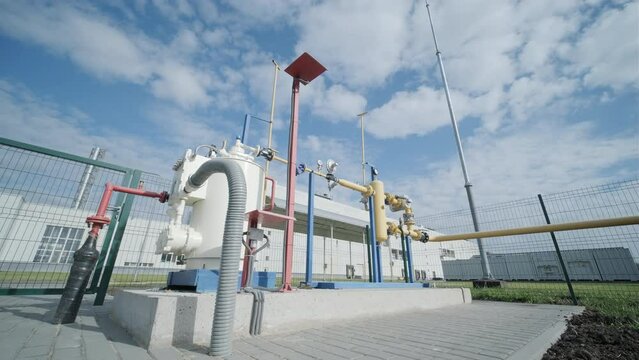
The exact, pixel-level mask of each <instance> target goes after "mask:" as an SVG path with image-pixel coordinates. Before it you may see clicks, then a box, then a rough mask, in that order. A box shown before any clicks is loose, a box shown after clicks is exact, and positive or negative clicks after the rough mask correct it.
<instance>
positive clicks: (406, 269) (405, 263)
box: [399, 219, 410, 282]
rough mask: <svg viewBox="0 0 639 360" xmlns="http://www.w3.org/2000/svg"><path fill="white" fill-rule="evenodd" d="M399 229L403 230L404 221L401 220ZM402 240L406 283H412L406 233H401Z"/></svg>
mask: <svg viewBox="0 0 639 360" xmlns="http://www.w3.org/2000/svg"><path fill="white" fill-rule="evenodd" d="M399 228H400V229H402V219H399ZM401 237H402V238H401V239H402V260H403V262H404V282H410V279H409V277H408V255H407V254H406V243H405V242H404V241H405V238H404V231H402V233H401Z"/></svg>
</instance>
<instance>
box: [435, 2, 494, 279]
mask: <svg viewBox="0 0 639 360" xmlns="http://www.w3.org/2000/svg"><path fill="white" fill-rule="evenodd" d="M424 2H425V3H426V11H427V12H428V22H429V23H430V30H431V32H432V34H433V42H434V43H435V55H436V56H437V63H438V64H439V72H440V73H441V76H442V82H443V83H444V92H445V93H446V102H447V103H448V113H449V114H450V122H451V123H452V125H453V132H454V134H455V142H456V143H457V152H458V153H459V162H460V163H461V168H462V172H463V173H464V187H465V188H466V195H468V205H469V206H470V215H471V217H472V218H473V226H474V227H475V231H479V221H478V220H477V213H476V211H475V201H474V200H473V191H472V187H473V184H472V183H471V182H470V176H469V175H468V170H467V169H466V159H465V158H464V149H463V148H462V143H461V138H460V137H459V129H458V128H457V119H455V112H454V110H453V103H452V101H451V99H450V91H449V90H448V80H446V71H445V70H444V63H443V61H442V52H441V51H439V46H438V44H437V36H435V27H434V26H433V19H432V17H431V15H430V4H428V0H424ZM477 247H478V248H479V255H480V256H481V270H482V272H483V277H484V278H485V279H492V278H493V275H492V273H491V272H490V264H489V263H488V257H487V256H486V251H485V250H484V243H483V240H482V239H477Z"/></svg>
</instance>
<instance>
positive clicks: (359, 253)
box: [0, 185, 478, 281]
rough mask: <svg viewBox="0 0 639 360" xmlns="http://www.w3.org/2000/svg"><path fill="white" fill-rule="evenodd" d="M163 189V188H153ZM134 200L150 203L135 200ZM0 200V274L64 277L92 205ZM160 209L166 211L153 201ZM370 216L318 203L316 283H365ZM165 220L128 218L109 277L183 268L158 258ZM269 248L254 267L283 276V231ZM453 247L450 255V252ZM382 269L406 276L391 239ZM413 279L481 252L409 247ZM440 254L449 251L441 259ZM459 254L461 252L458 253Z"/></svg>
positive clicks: (302, 196)
mask: <svg viewBox="0 0 639 360" xmlns="http://www.w3.org/2000/svg"><path fill="white" fill-rule="evenodd" d="M156 190H164V189H156ZM284 190H285V188H284V187H283V186H279V185H278V186H277V190H276V196H275V200H276V201H275V203H276V208H275V210H276V211H278V210H279V211H282V210H283V209H282V208H281V206H283V204H284V201H285V199H284V195H285V191H284ZM296 195H297V196H296V210H297V211H296V215H295V217H296V223H295V236H294V251H295V253H294V257H293V273H294V274H296V276H297V275H299V276H303V274H304V271H305V268H304V267H305V256H306V240H307V239H306V238H307V236H306V209H307V198H308V195H307V193H306V192H302V191H297V194H296ZM136 201H149V200H145V199H136ZM0 203H2V204H3V206H2V207H0V271H24V270H28V271H37V272H39V271H45V272H66V271H68V270H69V268H70V264H71V262H72V254H73V252H74V251H75V250H77V249H78V247H79V246H80V245H81V243H82V242H83V240H84V239H85V238H86V234H87V232H88V230H89V229H88V228H87V226H86V223H85V220H86V218H87V216H90V215H92V214H93V213H95V209H92V208H77V209H76V208H75V207H73V206H63V205H57V206H56V205H53V204H47V203H43V202H42V201H40V202H28V201H27V200H25V198H24V197H23V196H22V195H19V194H11V193H1V194H0ZM154 206H157V207H158V208H159V209H162V211H163V209H168V207H166V206H164V205H162V204H156V205H154ZM368 222H369V218H368V212H367V211H365V210H363V209H361V208H357V207H354V206H350V205H347V204H342V203H339V202H336V201H333V200H329V199H327V198H324V197H320V196H316V199H315V231H314V233H315V237H314V248H313V257H314V259H313V260H314V262H313V263H314V266H313V275H314V278H315V279H317V280H327V281H330V280H345V279H353V280H358V279H367V278H368V266H367V261H368V260H367V250H366V243H365V242H366V234H365V226H366V225H367V224H368ZM166 225H167V220H166V217H165V216H161V215H159V214H156V215H154V216H149V214H142V213H139V212H138V213H136V211H135V207H134V211H133V212H132V214H131V216H130V217H129V219H128V223H127V230H126V231H125V234H124V237H123V240H122V245H121V247H120V251H119V253H118V258H117V261H116V263H115V271H114V273H127V274H164V273H168V272H169V271H171V270H177V269H183V268H184V265H178V264H177V258H178V255H179V254H173V253H167V254H156V240H157V238H158V235H159V233H160V232H161V231H162V230H163V229H164V228H165V227H166ZM265 230H266V234H267V235H268V236H269V238H270V240H271V245H270V247H268V248H266V249H265V250H264V251H262V252H260V253H258V254H257V256H256V260H257V261H256V266H255V267H256V270H258V271H272V272H277V273H279V272H281V270H282V253H283V237H284V231H283V228H266V229H265ZM105 234H106V231H103V232H101V234H100V238H99V241H98V249H101V248H102V243H103V241H104V236H105ZM449 248H453V249H455V250H457V251H455V250H450V249H449ZM382 249H383V251H382V253H381V255H382V272H383V275H384V278H385V279H386V280H391V279H393V280H401V279H402V278H403V276H404V273H403V271H404V269H403V263H402V249H401V242H400V240H399V239H398V238H395V237H390V238H389V240H388V241H387V242H385V243H384V244H383V246H382ZM413 253H414V254H419V256H415V258H414V259H415V263H414V269H415V273H416V275H415V278H416V279H419V280H425V279H431V278H434V277H435V278H437V277H443V272H442V261H441V259H442V257H446V256H447V257H448V258H450V257H451V256H455V255H454V254H455V253H456V254H464V255H465V256H466V257H470V256H473V255H475V254H478V252H477V249H476V245H475V244H474V242H472V241H468V242H467V241H456V242H454V243H448V244H444V243H436V244H435V243H431V244H422V243H419V242H413ZM442 254H446V255H445V256H442ZM458 256H459V255H458Z"/></svg>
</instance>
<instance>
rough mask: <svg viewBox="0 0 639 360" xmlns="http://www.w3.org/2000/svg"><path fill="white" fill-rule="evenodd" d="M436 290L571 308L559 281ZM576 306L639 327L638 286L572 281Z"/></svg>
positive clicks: (460, 283)
mask: <svg viewBox="0 0 639 360" xmlns="http://www.w3.org/2000/svg"><path fill="white" fill-rule="evenodd" d="M431 284H432V285H433V286H435V287H468V288H470V289H471V293H472V295H473V299H476V300H495V301H509V302H524V303H532V304H560V305H572V299H571V298H570V295H569V293H568V288H567V286H566V284H565V283H562V282H524V281H521V282H505V283H504V286H503V287H502V288H485V289H474V288H473V284H472V282H470V281H434V282H431ZM573 289H574V291H575V296H576V297H577V301H578V303H579V305H582V306H585V307H587V308H589V309H592V310H597V311H599V312H600V313H602V314H604V315H607V316H611V317H614V318H617V319H619V320H620V321H622V320H623V322H627V321H630V322H631V323H633V324H634V326H635V327H639V283H621V282H610V283H594V282H574V283H573Z"/></svg>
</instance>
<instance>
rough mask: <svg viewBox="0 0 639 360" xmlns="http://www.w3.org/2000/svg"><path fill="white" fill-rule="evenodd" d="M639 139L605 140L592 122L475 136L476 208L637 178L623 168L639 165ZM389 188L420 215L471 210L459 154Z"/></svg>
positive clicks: (471, 152) (471, 154) (470, 157)
mask: <svg viewBox="0 0 639 360" xmlns="http://www.w3.org/2000/svg"><path fill="white" fill-rule="evenodd" d="M637 136H638V134H637V133H636V132H635V133H626V134H616V135H609V136H602V135H601V134H599V133H598V131H597V129H596V128H595V126H594V124H593V123H590V122H582V123H576V124H565V123H560V122H556V123H538V124H536V125H526V126H520V127H517V128H513V129H512V131H510V132H508V133H506V134H502V135H500V136H495V135H494V134H487V133H483V134H479V135H476V136H474V137H472V138H470V139H469V140H468V141H467V142H466V143H465V144H464V146H465V150H466V151H465V155H466V159H467V162H468V169H469V173H470V177H471V180H472V181H473V185H474V186H473V189H474V193H475V200H476V202H477V205H481V204H488V203H495V202H499V201H506V200H512V199H516V198H521V197H527V196H534V195H535V194H537V193H540V192H541V193H543V192H556V191H561V190H569V189H575V188H579V187H583V186H587V185H588V186H589V185H593V184H597V183H604V182H609V181H612V180H614V179H619V177H624V176H637V175H639V173H637V170H636V169H633V168H632V165H629V164H628V163H626V164H624V162H625V161H629V160H632V161H637V160H639V146H638V144H637ZM615 166H617V167H615ZM389 183H391V184H393V185H392V187H393V189H389V190H391V191H396V192H402V191H403V192H405V193H406V194H408V195H409V196H411V198H413V200H414V201H415V204H414V206H415V208H416V209H417V213H418V216H420V215H425V214H430V213H437V212H439V211H443V210H450V209H462V208H466V207H467V206H468V204H467V200H466V193H465V191H464V187H463V186H464V179H463V177H462V173H461V167H460V164H459V159H458V158H457V156H456V155H453V156H450V157H449V158H448V159H447V160H445V161H437V162H435V163H432V164H430V165H429V166H428V167H427V168H426V169H425V171H423V173H421V174H414V175H413V176H410V177H409V178H402V179H398V180H396V181H392V182H391V181H389ZM389 186H390V185H389Z"/></svg>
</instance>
